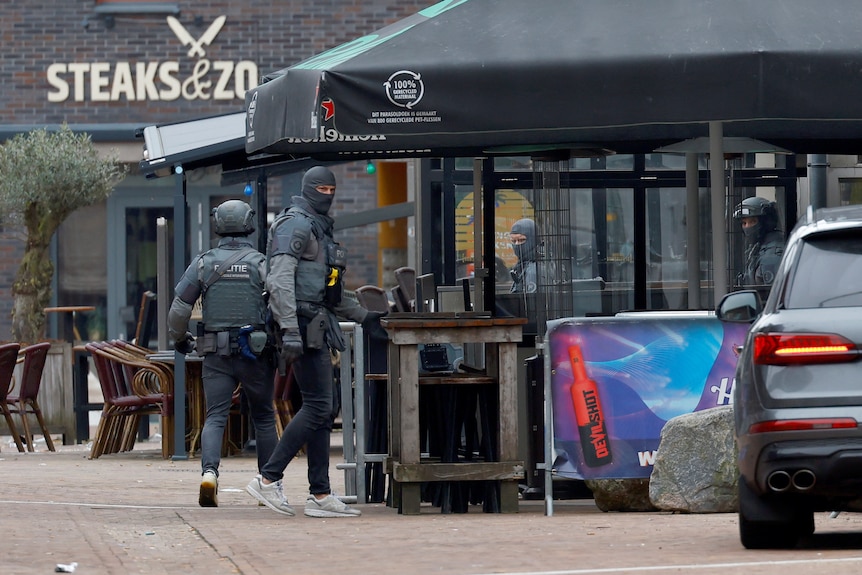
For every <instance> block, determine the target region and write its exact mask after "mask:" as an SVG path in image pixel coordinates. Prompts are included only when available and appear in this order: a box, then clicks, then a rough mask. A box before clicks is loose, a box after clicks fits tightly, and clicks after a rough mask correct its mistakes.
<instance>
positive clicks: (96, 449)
mask: <svg viewBox="0 0 862 575" xmlns="http://www.w3.org/2000/svg"><path fill="white" fill-rule="evenodd" d="M108 411H109V408H108V407H107V406H105V409H104V410H102V416H101V417H100V418H99V425H98V426H97V427H96V435H95V436H94V437H93V445H92V447H90V456H89V457H88V459H96V458H98V457H99V456H101V455H102V452H103V451H104V443H105V438H106V437H107V429H109V428H110V425H109V424H108V417H109V416H108Z"/></svg>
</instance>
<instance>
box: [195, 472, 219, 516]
mask: <svg viewBox="0 0 862 575" xmlns="http://www.w3.org/2000/svg"><path fill="white" fill-rule="evenodd" d="M198 504H200V506H201V507H218V475H216V472H215V471H213V470H212V469H207V470H206V471H204V474H203V476H202V478H201V490H200V494H199V495H198Z"/></svg>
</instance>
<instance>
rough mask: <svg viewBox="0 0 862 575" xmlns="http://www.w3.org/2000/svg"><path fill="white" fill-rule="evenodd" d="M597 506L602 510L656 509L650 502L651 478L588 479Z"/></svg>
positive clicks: (588, 485)
mask: <svg viewBox="0 0 862 575" xmlns="http://www.w3.org/2000/svg"><path fill="white" fill-rule="evenodd" d="M585 483H586V485H587V487H589V489H590V491H592V492H593V499H594V500H595V502H596V507H598V508H599V509H601V510H602V511H656V510H657V509H656V507H655V506H654V505H653V504H652V503H650V498H649V479H588V480H586V482H585Z"/></svg>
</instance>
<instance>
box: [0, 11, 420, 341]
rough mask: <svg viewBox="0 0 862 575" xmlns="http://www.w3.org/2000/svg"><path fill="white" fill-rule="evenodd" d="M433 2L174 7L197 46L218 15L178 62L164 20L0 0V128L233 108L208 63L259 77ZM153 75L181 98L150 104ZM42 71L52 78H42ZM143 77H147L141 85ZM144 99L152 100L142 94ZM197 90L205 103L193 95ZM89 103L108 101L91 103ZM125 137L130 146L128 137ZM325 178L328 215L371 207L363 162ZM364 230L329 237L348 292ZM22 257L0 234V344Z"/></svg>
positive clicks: (367, 271) (366, 238) (370, 239)
mask: <svg viewBox="0 0 862 575" xmlns="http://www.w3.org/2000/svg"><path fill="white" fill-rule="evenodd" d="M432 3H433V1H432V0H292V1H290V2H273V1H272V0H266V1H264V0H246V1H244V2H228V1H215V0H212V1H208V2H187V1H178V2H176V5H177V6H178V7H179V9H180V11H181V13H180V15H179V16H177V19H178V20H179V22H180V23H181V24H182V26H183V27H184V28H185V29H186V30H187V31H188V32H189V34H190V35H191V36H192V37H193V39H199V38H201V37H202V36H203V35H204V33H205V31H206V30H207V29H208V28H209V27H210V26H211V25H212V24H213V23H214V22H215V21H216V19H217V18H218V17H219V16H225V20H224V24H223V26H222V28H221V29H220V30H219V32H218V34H217V35H216V37H215V38H214V39H213V40H212V42H211V43H210V44H209V45H202V46H201V50H202V51H204V52H205V56H201V55H200V53H199V52H196V53H194V54H193V55H190V54H189V51H190V46H188V45H186V46H184V45H183V44H182V42H181V41H180V39H179V37H178V35H177V34H176V33H175V32H174V31H173V30H172V29H171V27H170V26H169V25H168V23H167V18H166V14H159V15H155V14H153V15H116V16H115V17H114V22H113V27H112V28H108V27H106V25H105V22H104V20H102V19H100V18H98V17H96V14H95V11H94V8H95V2H94V1H93V0H27V1H26V2H5V1H4V2H0V42H2V46H3V50H2V51H0V85H2V86H3V103H2V105H0V129H4V128H5V129H6V130H7V131H8V130H9V129H10V127H14V128H16V129H17V128H21V129H26V128H28V127H33V126H39V125H44V124H59V123H63V122H66V123H69V124H77V125H114V126H117V127H126V128H128V127H129V126H135V127H141V126H146V125H151V124H158V123H170V122H178V121H184V120H189V119H193V118H198V117H203V116H208V115H213V114H221V113H231V112H237V111H241V110H243V109H244V102H243V100H242V99H241V98H239V97H233V98H231V99H216V98H215V97H213V90H215V88H216V84H217V83H218V81H219V80H220V79H221V74H220V73H217V72H215V71H214V65H215V64H214V63H215V62H231V63H237V62H253V63H254V64H256V67H257V72H258V74H259V75H264V74H267V73H269V72H273V71H275V70H279V69H281V68H284V67H287V66H289V65H291V64H293V63H296V62H298V61H300V60H303V59H305V58H308V57H310V56H313V55H314V54H317V53H319V52H322V51H324V50H326V49H328V48H331V47H334V46H337V45H339V44H343V43H345V42H348V41H350V40H353V39H355V38H357V37H360V36H363V35H365V34H368V33H369V32H372V31H373V30H376V29H378V28H381V27H383V26H385V25H386V24H388V23H391V22H393V21H395V20H398V19H401V18H404V17H406V16H409V15H410V14H413V13H415V12H417V11H418V10H421V9H423V8H425V7H427V6H429V5H430V4H432ZM85 23H88V25H86V26H85ZM204 61H206V62H208V64H204V63H202V62H204ZM70 64H71V65H72V66H71V67H70V66H69V65H70ZM94 64H98V65H100V66H101V68H102V70H103V72H102V73H101V75H96V77H103V78H106V79H107V80H106V83H105V85H102V86H99V85H98V82H96V84H97V85H96V86H95V88H94V87H93V84H92V82H91V78H92V77H93V75H92V74H91V73H90V72H91V70H92V66H93V65H94ZM52 65H53V66H54V68H51V67H52ZM57 65H59V66H60V68H57ZM82 65H86V66H87V69H86V70H85V71H84V72H80V71H79V72H77V73H76V72H75V71H74V70H75V68H78V69H80V67H81V66H82ZM172 66H174V67H175V68H171V67H172ZM138 67H141V72H142V73H140V74H139V73H138V72H139V70H138ZM148 67H149V68H148ZM161 67H164V69H165V70H170V75H172V76H173V77H174V78H175V79H176V82H175V83H177V84H178V85H179V89H180V90H185V93H187V94H189V95H191V96H192V97H191V98H185V97H176V98H173V99H162V98H160V97H159V96H160V95H161V94H162V92H158V91H159V90H168V89H169V88H170V86H167V85H166V84H165V83H160V82H159V81H158V79H159V77H160V76H159V74H160V73H161V72H160V70H161ZM204 68H206V69H204ZM49 69H51V70H53V71H54V76H55V77H56V78H58V80H55V81H54V82H51V81H49ZM126 70H128V72H126ZM147 70H149V71H150V72H151V74H153V76H152V77H151V79H150V80H149V81H148V80H147V75H146V71H147ZM76 74H78V76H77V77H76ZM195 78H197V80H195ZM235 79H236V75H234V76H233V77H232V80H233V81H232V82H231V83H230V84H229V85H228V86H227V88H228V89H234V91H235V90H236V89H237V85H236V82H235ZM207 82H210V84H209V85H208V87H207V86H206V83H207ZM64 85H65V88H63V87H62V86H64ZM63 89H67V90H68V95H67V96H66V97H62V96H63V94H62V90H63ZM153 90H155V91H156V92H157V93H158V94H159V96H157V97H155V98H154V97H152V96H153V94H152V91H153ZM196 91H199V92H196ZM205 93H206V94H209V97H206V98H204V97H201V95H203V94H205ZM94 94H95V96H96V98H97V99H99V98H102V99H103V100H107V101H101V100H99V101H93V96H94ZM76 96H81V97H80V98H77V100H81V101H77V100H76ZM52 98H53V100H54V101H51V100H52ZM112 98H114V99H113V100H112ZM123 133H124V134H125V132H123ZM124 137H125V138H126V139H129V140H131V139H133V129H129V130H128V133H127V134H125V136H124ZM334 171H335V172H336V175H337V177H338V184H339V186H338V197H337V199H336V203H335V208H334V212H333V213H334V214H336V215H337V214H338V213H344V212H346V211H351V210H364V209H369V208H373V207H375V206H376V192H375V184H376V181H375V177H374V176H369V175H367V174H366V173H365V164H364V162H362V163H357V164H350V165H345V166H338V167H336V168H334ZM280 190H281V184H280V182H279V181H274V182H272V183H271V187H270V199H271V207H273V208H274V209H275V208H277V207H278V203H279V202H280V197H281V191H280ZM367 228H374V229H356V230H346V231H343V232H339V233H338V234H337V237H336V239H337V240H338V241H340V242H342V243H343V244H344V245H346V246H347V247H348V248H349V250H350V270H349V274H348V276H347V278H346V279H347V285H348V287H350V288H355V287H358V286H360V285H363V284H365V283H375V282H376V278H377V261H376V259H377V243H376V226H367ZM22 251H23V246H22V243H21V236H20V234H16V233H10V232H8V231H6V230H5V229H3V228H2V227H0V340H4V339H8V338H9V337H10V331H9V323H10V322H9V317H10V312H11V309H12V305H11V304H12V298H11V284H12V278H13V277H14V274H15V272H16V270H17V266H18V261H19V260H20V257H21V253H22Z"/></svg>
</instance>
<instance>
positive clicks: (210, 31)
mask: <svg viewBox="0 0 862 575" xmlns="http://www.w3.org/2000/svg"><path fill="white" fill-rule="evenodd" d="M225 20H227V18H226V17H225V16H219V17H218V18H216V19H215V22H213V23H212V24H210V26H209V28H207V30H206V32H204V33H203V35H202V36H201V37H200V38H198V39H197V40H195V38H194V37H193V36H192V35H191V34H189V31H188V30H186V28H185V27H184V26H183V25H182V24H180V21H179V20H177V19H176V18H174V17H173V16H168V26H170V27H171V30H173V31H174V34H176V35H177V38H179V40H180V42H182V43H183V46H188V47H189V52H188V56H189V58H194V57H195V56H197V57H199V58H203V57H205V56H206V55H207V53H206V50H204V46H209V45H210V44H212V41H213V40H215V37H216V36H218V33H219V32H221V29H222V26H224V22H225Z"/></svg>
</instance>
